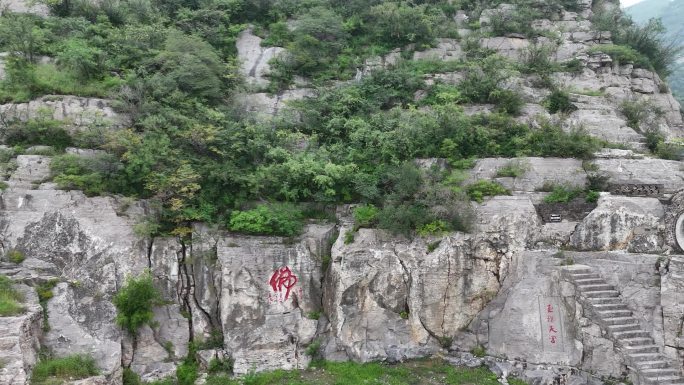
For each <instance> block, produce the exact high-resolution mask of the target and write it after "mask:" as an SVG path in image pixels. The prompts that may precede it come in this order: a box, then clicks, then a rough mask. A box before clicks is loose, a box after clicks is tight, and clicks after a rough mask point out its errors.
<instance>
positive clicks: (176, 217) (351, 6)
mask: <svg viewBox="0 0 684 385" xmlns="http://www.w3.org/2000/svg"><path fill="white" fill-rule="evenodd" d="M47 3H48V4H49V6H50V8H51V11H52V13H53V16H51V17H47V18H39V17H35V16H31V15H19V14H4V15H3V16H2V17H0V32H1V33H0V48H1V49H2V50H4V51H7V52H10V53H11V54H10V56H9V57H8V58H7V60H6V79H5V80H3V81H0V101H2V102H20V101H26V100H30V99H32V98H35V97H38V96H41V95H47V94H76V95H81V96H98V97H108V98H112V99H114V100H115V101H116V104H117V108H118V110H119V111H120V112H122V113H126V114H129V115H130V116H131V117H132V120H133V123H132V125H131V126H130V127H129V128H127V129H123V130H118V131H113V130H108V129H107V124H106V122H99V123H98V124H93V125H92V126H91V127H90V128H89V129H88V130H85V131H84V132H79V133H67V132H66V131H65V130H64V128H63V127H62V126H61V125H60V124H59V122H55V121H52V120H51V119H49V118H45V119H42V120H40V121H36V120H32V121H29V122H10V123H8V124H7V125H8V129H7V136H6V142H7V143H9V144H11V145H13V146H19V147H21V146H24V147H25V146H29V145H33V144H43V145H51V146H53V148H54V149H55V150H56V151H57V152H60V151H62V150H63V149H64V148H65V147H67V146H80V147H86V148H95V149H101V150H105V151H106V152H107V154H106V155H100V156H97V157H95V158H92V159H83V158H80V157H78V156H74V155H58V156H57V157H55V159H54V160H53V163H52V164H53V172H54V174H55V182H56V183H57V184H58V185H59V186H61V187H62V188H68V189H72V188H73V189H81V190H84V191H85V192H86V193H87V194H89V195H98V194H105V193H118V194H125V195H129V196H134V197H139V198H149V199H152V200H154V201H156V202H159V205H160V207H161V208H162V210H161V214H160V216H159V218H157V219H156V221H157V222H159V224H158V225H155V226H149V227H147V228H148V229H152V231H153V232H164V233H172V234H177V235H184V234H187V232H188V231H189V230H188V229H189V224H190V223H191V222H193V221H207V222H212V223H217V224H220V225H222V226H224V227H226V228H232V229H233V230H237V231H244V232H248V233H257V234H264V233H265V234H283V235H293V234H295V233H296V231H298V229H299V228H301V218H304V217H307V216H308V217H320V216H325V213H322V211H323V212H324V211H325V210H326V209H327V208H328V207H330V205H333V204H338V203H359V202H360V203H365V204H368V205H373V207H377V208H378V210H379V211H378V213H377V218H376V219H375V220H374V221H373V223H374V224H377V225H379V226H382V227H387V228H390V229H391V230H393V231H396V232H404V233H407V234H408V233H410V232H411V231H413V230H416V229H419V228H424V227H425V226H426V225H431V226H429V227H430V228H442V227H444V224H447V227H448V229H456V230H467V228H468V225H467V224H468V220H467V219H468V218H469V215H470V214H469V210H468V208H469V207H470V204H469V203H468V199H469V198H468V196H467V194H466V191H467V190H468V189H467V188H466V187H467V186H462V185H461V184H462V182H463V181H464V178H463V177H462V175H463V172H462V171H460V168H462V165H463V164H464V162H463V161H464V160H467V159H471V158H475V157H487V156H503V157H516V156H563V157H581V158H584V157H588V156H590V154H591V153H592V152H593V151H594V150H595V149H597V148H598V147H599V146H600V145H601V143H599V142H598V141H597V140H595V139H592V138H590V137H589V136H588V135H586V133H584V132H582V131H581V130H578V131H573V132H566V131H564V130H562V129H561V128H560V127H559V126H558V125H557V124H555V123H552V122H546V123H544V124H541V125H540V126H539V127H531V126H529V125H527V124H524V123H521V122H519V121H517V120H516V119H515V116H516V115H517V114H519V113H520V111H521V108H522V107H523V106H524V104H525V100H524V98H523V97H522V96H521V95H520V94H519V93H517V92H516V91H515V90H514V89H513V88H511V87H510V86H509V85H508V84H507V79H509V78H510V77H511V76H514V75H517V74H520V73H521V72H525V73H530V72H534V73H539V74H542V73H543V76H541V77H542V80H544V81H546V82H547V83H548V79H549V78H548V76H547V75H548V73H550V72H552V71H556V70H557V71H572V70H576V68H575V69H573V66H575V67H576V63H575V64H572V63H571V64H572V65H565V66H556V65H555V64H552V63H550V62H549V61H548V58H547V57H546V56H544V55H537V58H536V59H534V58H531V59H530V60H529V61H528V62H527V63H522V64H520V63H512V62H510V61H508V60H506V59H504V58H502V57H500V56H498V55H495V54H494V53H493V52H491V51H489V50H486V49H482V48H480V47H479V45H478V44H477V36H478V34H480V35H496V34H499V33H507V32H508V31H509V30H510V29H511V28H517V27H516V26H529V25H530V23H529V21H530V20H531V19H533V18H535V17H556V16H557V15H558V14H559V12H560V11H561V10H562V9H563V8H565V9H569V10H574V9H575V8H577V7H578V4H577V2H576V1H574V0H554V1H538V0H518V1H515V2H514V3H516V4H518V5H519V9H520V12H519V13H518V14H516V16H515V17H513V18H512V19H510V20H509V19H506V20H500V22H501V24H500V25H499V24H497V25H496V26H495V27H494V28H490V29H482V30H481V31H478V28H479V26H477V25H475V24H473V25H471V27H472V28H473V29H474V30H475V32H473V33H475V35H474V36H475V38H461V42H462V46H463V47H464V49H465V51H466V52H465V57H464V59H462V60H458V61H454V62H438V61H430V60H412V57H413V52H414V51H416V50H421V49H424V48H426V47H429V46H430V45H433V44H435V42H436V39H437V38H441V37H449V38H459V36H458V32H457V31H458V28H457V25H456V23H455V21H454V16H455V14H456V12H457V11H458V10H459V9H463V10H466V11H468V12H470V13H472V15H473V16H474V19H476V16H477V15H479V12H481V11H482V10H483V9H484V8H487V7H492V6H495V5H497V4H498V3H501V2H500V1H498V2H497V1H492V2H483V1H477V0H461V1H446V0H423V1H381V0H373V1H367V0H364V1H361V0H351V1H338V0H304V1H299V0H202V1H197V0H121V1H115V0H105V1H100V2H90V1H73V0H50V1H48V2H47ZM554 15H556V16H554ZM250 24H251V25H252V26H253V30H254V31H255V33H257V34H259V35H261V36H262V37H263V38H264V41H263V44H267V45H278V46H283V47H285V48H287V52H288V53H287V54H285V55H282V56H280V57H278V58H277V59H276V60H275V61H274V62H273V63H271V64H272V73H271V84H270V86H269V87H267V88H268V89H267V90H262V91H269V92H280V91H282V90H283V89H286V88H288V87H291V86H292V84H293V82H294V81H295V79H296V77H297V76H303V77H305V78H307V79H308V81H309V82H310V84H311V85H312V87H314V88H315V91H316V92H315V93H316V97H313V98H308V99H305V100H303V101H300V102H297V103H296V104H295V105H293V106H292V108H291V109H290V113H284V114H281V115H279V117H278V118H275V119H272V120H264V119H258V118H256V117H255V116H253V115H250V114H246V113H245V112H244V110H241V109H240V108H239V104H238V103H237V102H236V100H237V98H236V95H237V94H239V93H241V92H245V91H255V90H254V89H249V87H248V86H246V85H244V83H243V80H242V79H241V77H240V75H239V71H238V68H239V63H238V60H237V55H236V48H235V41H236V39H237V37H238V34H239V33H240V32H241V31H243V30H244V29H245V28H247V26H248V25H250ZM625 39H629V37H625ZM395 48H401V49H402V50H401V56H402V60H400V61H399V64H397V65H396V66H393V67H390V68H387V69H383V70H377V71H375V72H373V73H372V74H371V75H369V76H365V77H363V78H362V79H360V80H359V79H356V80H354V79H355V77H356V75H357V73H358V71H359V68H361V67H363V63H364V61H365V60H366V59H367V58H369V57H371V56H373V55H378V54H384V53H387V52H390V51H391V50H393V49H395ZM651 48H652V46H651V45H646V46H643V47H642V46H635V47H633V49H634V50H637V51H638V54H639V55H646V56H648V55H649V54H648V51H646V52H642V51H641V50H642V49H644V50H649V49H651ZM46 56H49V57H50V58H52V59H51V60H46V59H45V58H44V57H46ZM650 64H652V65H653V66H654V67H656V69H658V68H660V67H662V65H667V63H662V64H660V63H659V62H656V61H653V60H651V62H650ZM531 68H532V69H533V70H530V69H531ZM454 71H459V72H461V73H462V74H463V80H462V81H461V82H460V83H458V84H456V85H454V84H450V83H447V82H442V81H439V80H438V81H430V82H429V83H428V82H426V77H425V76H426V75H427V74H435V73H444V72H454ZM257 91H258V90H257ZM562 97H563V93H562V92H558V93H556V94H554V98H553V99H551V100H550V101H549V106H551V107H550V108H553V111H552V112H557V111H561V112H564V111H567V109H569V108H571V106H569V105H567V100H564V99H562ZM468 103H475V104H487V105H491V106H492V110H493V113H492V114H475V115H471V114H467V113H465V112H464V109H463V107H462V106H463V105H464V104H468ZM563 103H566V104H563ZM437 157H438V158H444V159H447V160H448V161H449V162H450V167H447V168H434V169H426V168H425V167H419V166H418V165H417V164H416V162H415V159H417V158H437ZM471 190H472V189H471ZM266 203H267V204H266ZM280 203H287V204H289V205H285V206H283V205H282V204H280ZM302 203H305V204H306V207H302V206H297V205H300V204H302ZM304 209H306V210H304ZM293 210H294V211H293ZM295 211H296V212H295ZM286 219H287V220H286ZM292 220H296V221H299V222H300V223H299V224H293V223H291V222H292ZM437 224H439V225H437Z"/></svg>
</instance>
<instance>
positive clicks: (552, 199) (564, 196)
mask: <svg viewBox="0 0 684 385" xmlns="http://www.w3.org/2000/svg"><path fill="white" fill-rule="evenodd" d="M580 194H582V190H581V189H575V188H571V187H565V186H556V187H554V189H553V191H551V193H550V194H549V195H547V196H546V197H545V198H544V202H545V203H567V202H570V201H571V200H573V199H575V198H576V197H577V196H579V195H580ZM597 199H598V198H597Z"/></svg>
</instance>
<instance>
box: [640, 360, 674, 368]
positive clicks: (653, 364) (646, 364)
mask: <svg viewBox="0 0 684 385" xmlns="http://www.w3.org/2000/svg"><path fill="white" fill-rule="evenodd" d="M636 366H637V368H639V370H642V369H658V368H669V367H670V364H669V363H667V362H666V361H663V360H655V361H641V362H637V363H636Z"/></svg>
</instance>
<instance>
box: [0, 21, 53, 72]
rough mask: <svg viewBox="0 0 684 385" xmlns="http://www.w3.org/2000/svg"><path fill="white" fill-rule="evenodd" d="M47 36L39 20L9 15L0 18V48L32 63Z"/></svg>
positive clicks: (41, 49) (39, 52)
mask: <svg viewBox="0 0 684 385" xmlns="http://www.w3.org/2000/svg"><path fill="white" fill-rule="evenodd" d="M46 42H47V36H46V34H45V30H43V29H42V28H41V27H40V19H39V18H37V17H36V16H32V15H26V14H11V15H6V16H3V17H2V18H0V47H2V48H3V49H4V50H5V51H8V52H10V53H12V54H14V55H18V56H20V57H22V58H23V59H24V60H25V61H27V62H29V63H34V62H35V60H36V59H37V58H38V55H40V54H41V53H42V52H43V50H45V48H46V47H45V44H46Z"/></svg>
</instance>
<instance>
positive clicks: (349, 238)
mask: <svg viewBox="0 0 684 385" xmlns="http://www.w3.org/2000/svg"><path fill="white" fill-rule="evenodd" d="M352 243H354V232H353V231H347V232H345V233H344V244H345V245H351V244H352Z"/></svg>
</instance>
